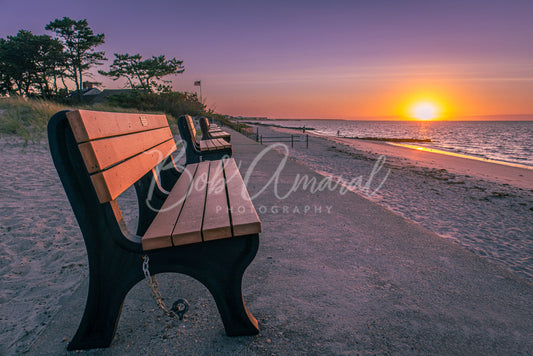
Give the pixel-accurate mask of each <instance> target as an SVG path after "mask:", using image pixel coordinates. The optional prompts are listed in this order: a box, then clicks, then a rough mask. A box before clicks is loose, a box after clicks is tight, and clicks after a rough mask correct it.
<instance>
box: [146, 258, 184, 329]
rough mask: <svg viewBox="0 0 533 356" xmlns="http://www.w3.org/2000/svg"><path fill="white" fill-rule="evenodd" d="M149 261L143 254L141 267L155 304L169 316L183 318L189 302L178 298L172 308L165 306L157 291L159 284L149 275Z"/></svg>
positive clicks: (177, 318)
mask: <svg viewBox="0 0 533 356" xmlns="http://www.w3.org/2000/svg"><path fill="white" fill-rule="evenodd" d="M149 261H150V258H149V257H148V256H146V255H145V256H143V266H142V268H143V273H144V276H145V277H146V281H147V283H148V285H149V286H150V290H151V291H152V296H153V297H154V299H155V301H156V303H157V305H158V306H159V307H160V308H161V310H163V311H164V312H165V314H167V315H168V316H169V317H171V318H174V319H176V320H183V316H184V315H185V313H187V311H188V310H189V303H188V302H187V300H186V299H178V300H176V301H175V302H174V303H173V304H172V308H170V310H169V309H168V308H167V306H166V305H165V303H164V302H163V297H161V293H160V292H159V285H158V284H157V280H156V279H155V276H152V275H150V269H149V265H148V263H149Z"/></svg>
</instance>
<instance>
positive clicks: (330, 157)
mask: <svg viewBox="0 0 533 356" xmlns="http://www.w3.org/2000/svg"><path fill="white" fill-rule="evenodd" d="M271 130H272V132H276V133H278V134H279V133H280V132H283V133H291V131H292V130H290V129H279V128H275V129H274V128H271ZM309 141H310V142H309V149H306V148H305V146H304V147H301V145H300V146H298V145H295V146H294V148H292V149H289V150H290V156H291V158H292V159H296V160H297V161H299V162H300V163H301V164H304V165H306V166H308V167H309V168H311V169H313V170H314V171H315V172H317V173H319V174H321V175H323V176H326V177H328V176H329V177H331V178H332V179H333V180H344V181H348V182H349V181H351V180H352V178H353V177H354V176H355V177H358V176H361V177H372V175H373V173H372V170H373V168H374V166H375V165H376V164H377V162H378V160H379V159H380V157H381V158H382V159H383V161H384V162H383V167H382V168H381V170H382V172H381V176H379V175H378V176H376V177H373V178H374V180H375V181H376V183H375V184H374V186H373V187H371V189H370V190H369V191H370V192H374V190H375V189H376V188H379V189H378V190H377V191H376V192H375V194H372V195H369V194H368V189H367V190H366V191H365V189H360V190H359V191H355V190H354V191H355V192H356V193H358V194H360V195H362V196H363V197H365V198H366V199H369V200H371V201H373V202H375V203H377V204H379V205H381V206H383V207H385V208H386V209H388V210H390V211H392V212H394V213H396V214H398V215H400V216H402V217H403V218H405V219H407V220H410V221H412V222H414V223H416V224H420V225H421V226H423V227H424V228H426V229H428V230H430V231H432V232H434V233H437V234H438V235H440V236H442V237H443V238H445V239H449V240H452V241H454V242H455V243H458V244H459V245H461V246H462V247H464V248H466V249H467V250H470V251H472V252H474V253H475V254H477V255H479V256H481V257H483V258H487V259H489V260H491V261H492V262H496V263H497V264H500V265H503V266H505V267H506V268H508V269H510V270H511V271H513V272H514V273H516V274H517V275H520V276H521V277H523V278H525V279H526V280H527V281H528V282H529V283H533V261H532V260H531V256H530V253H528V251H531V250H532V249H533V241H531V239H530V238H529V237H530V236H533V224H531V222H530V221H531V220H530V219H531V216H532V215H533V170H530V169H524V168H518V167H511V166H507V165H501V164H498V163H493V162H484V161H479V160H471V159H469V158H464V157H456V156H451V155H445V154H441V153H436V152H426V151H421V150H417V149H413V148H409V147H402V146H397V145H391V144H387V143H383V142H370V141H366V140H353V139H343V138H337V137H328V136H322V135H317V134H311V133H310V134H309ZM386 170H389V171H390V174H389V175H388V177H387V181H386V182H383V177H384V175H385V171H386ZM363 181H364V179H363ZM381 183H383V184H381ZM379 184H381V185H379Z"/></svg>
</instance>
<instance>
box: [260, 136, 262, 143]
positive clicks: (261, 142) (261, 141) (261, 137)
mask: <svg viewBox="0 0 533 356" xmlns="http://www.w3.org/2000/svg"><path fill="white" fill-rule="evenodd" d="M260 137H261V144H263V135H261V136H260Z"/></svg>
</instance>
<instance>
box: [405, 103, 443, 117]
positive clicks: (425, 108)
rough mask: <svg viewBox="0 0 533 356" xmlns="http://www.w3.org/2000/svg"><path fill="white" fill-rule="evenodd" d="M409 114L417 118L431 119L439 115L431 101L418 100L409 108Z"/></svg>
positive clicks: (437, 109)
mask: <svg viewBox="0 0 533 356" xmlns="http://www.w3.org/2000/svg"><path fill="white" fill-rule="evenodd" d="M409 114H410V115H409V116H411V117H412V118H415V119H417V120H423V121H426V120H433V119H436V118H438V117H439V108H438V107H437V105H435V104H434V103H432V102H429V101H425V102H418V103H416V104H414V105H413V106H412V107H411V108H410V110H409Z"/></svg>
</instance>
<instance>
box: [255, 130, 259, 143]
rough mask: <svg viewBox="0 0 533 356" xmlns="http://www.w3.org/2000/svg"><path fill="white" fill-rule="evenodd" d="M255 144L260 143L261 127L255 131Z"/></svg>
mask: <svg viewBox="0 0 533 356" xmlns="http://www.w3.org/2000/svg"><path fill="white" fill-rule="evenodd" d="M255 142H259V127H257V128H256V130H255Z"/></svg>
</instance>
